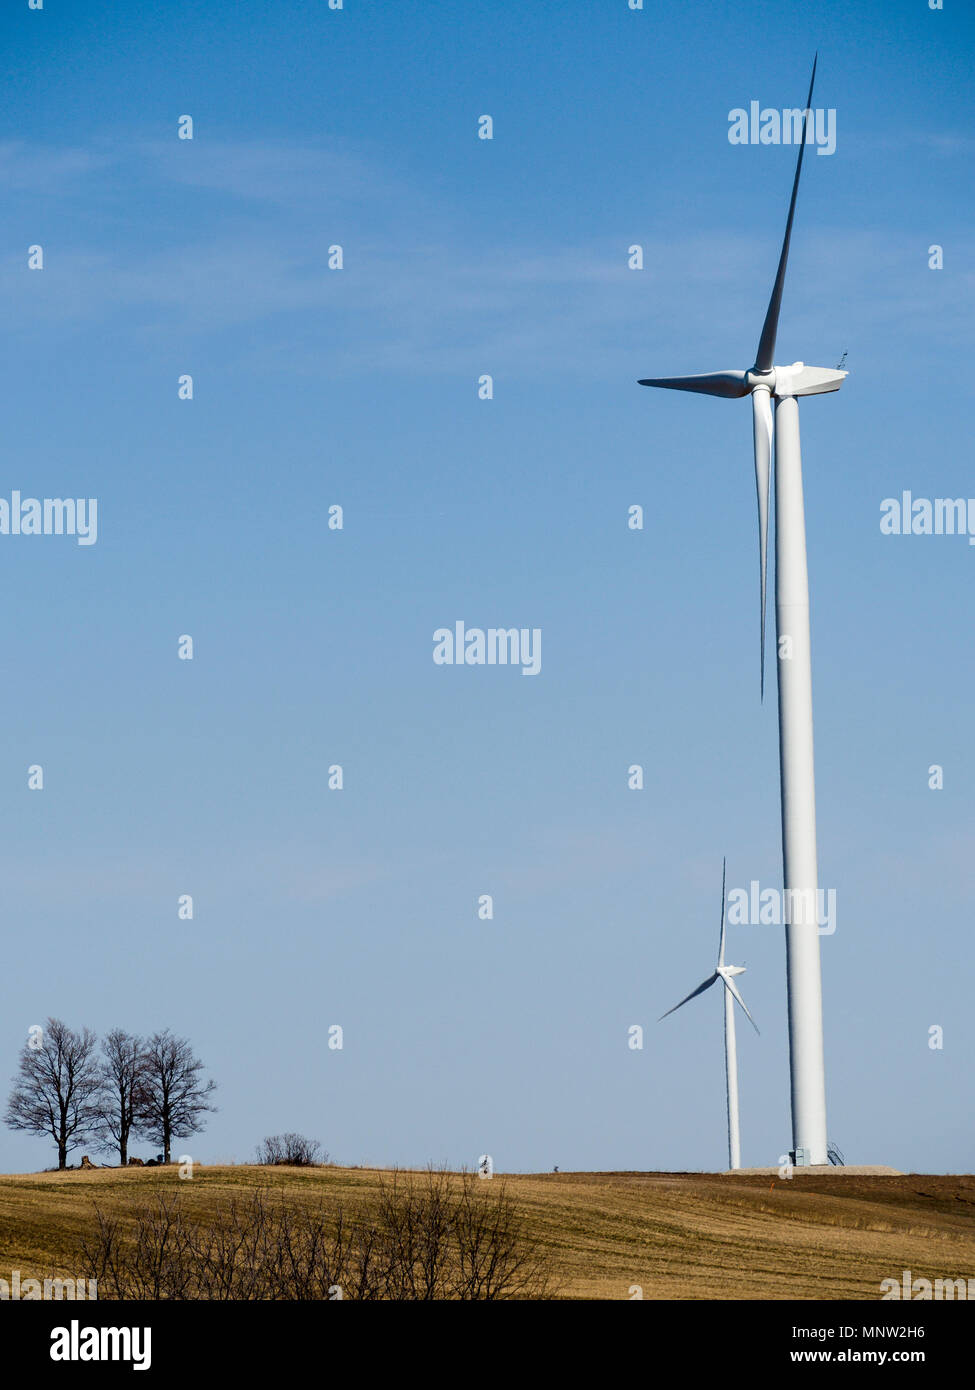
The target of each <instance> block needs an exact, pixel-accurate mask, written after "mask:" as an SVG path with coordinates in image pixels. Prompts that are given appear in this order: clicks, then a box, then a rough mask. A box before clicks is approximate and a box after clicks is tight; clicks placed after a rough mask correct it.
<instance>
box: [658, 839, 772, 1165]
mask: <svg viewBox="0 0 975 1390" xmlns="http://www.w3.org/2000/svg"><path fill="white" fill-rule="evenodd" d="M726 865H727V861H726V860H722V863H721V939H720V941H719V943H718V964H717V965H716V966H715V970H714V974H713V975H709V976H708V978H707V979H706V980H705V981H704V983H703V985H698V987H697V989H695V990H693V991H692V992H691V993H690V994H689V995H688V996H687V999H682V1000H681V1001H680V1003H679V1004H675V1005H674V1007H673V1008H672V1009H668V1010H667V1012H666V1013H665V1014H662V1015H661V1018H660V1020H659V1021H662V1020H663V1019H665V1018H669V1016H670V1015H671V1014H675V1013H676V1012H677V1010H678V1009H680V1008H683V1006H684V1005H685V1004H686V1003H687V1000H688V999H694V998H695V997H696V996H697V995H698V994H703V993H704V991H705V990H706V989H710V988H711V986H712V985H713V984H716V983H717V982H718V980H723V981H724V989H723V991H722V993H723V994H724V1062H725V1073H726V1075H727V1085H728V1167H729V1168H740V1167H741V1126H740V1124H739V1120H738V1049H737V1047H736V1045H735V1000H736V999H737V1000H738V1003H739V1004H740V1005H741V1007H742V1008H743V1009H744V1010H745V1016H746V1018H747V1019H748V1021H749V1023H750V1024H751V1025H752V1027H753V1028H754V1029H755V1032H756V1033H757V1032H758V1024H757V1023H756V1022H755V1020H754V1019H753V1018H752V1016H751V1014H750V1013H749V1012H748V1007H747V1005H746V1004H745V1001H744V999H742V997H741V995H740V994H739V993H738V986H737V985H736V984H735V981H734V976H735V975H744V973H745V967H744V966H743V965H725V963H724V901H725V894H724V885H725V869H726Z"/></svg>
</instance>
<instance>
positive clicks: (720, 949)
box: [718, 859, 728, 965]
mask: <svg viewBox="0 0 975 1390" xmlns="http://www.w3.org/2000/svg"><path fill="white" fill-rule="evenodd" d="M727 867H728V861H727V859H722V861H721V941H720V944H719V946H718V964H719V965H724V885H725V871H726V869H727Z"/></svg>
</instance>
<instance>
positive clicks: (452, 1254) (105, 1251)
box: [80, 1172, 556, 1302]
mask: <svg viewBox="0 0 975 1390" xmlns="http://www.w3.org/2000/svg"><path fill="white" fill-rule="evenodd" d="M80 1256H81V1263H82V1265H83V1267H84V1268H85V1272H86V1274H87V1276H88V1277H89V1278H94V1279H97V1281H98V1294H99V1297H100V1298H118V1299H152V1300H159V1299H208V1300H210V1299H212V1300H224V1299H230V1300H288V1301H295V1300H305V1299H315V1300H319V1301H329V1302H332V1301H335V1300H336V1299H338V1298H341V1299H357V1300H363V1301H369V1302H372V1301H376V1300H380V1301H387V1300H409V1301H411V1302H412V1301H414V1300H435V1299H436V1300H440V1299H449V1300H465V1301H466V1300H478V1301H479V1300H498V1299H512V1298H518V1299H532V1298H547V1297H551V1296H552V1295H553V1293H554V1292H555V1291H556V1286H554V1285H553V1283H552V1281H551V1276H550V1261H549V1257H548V1256H547V1255H546V1253H545V1252H544V1251H543V1250H542V1249H541V1248H540V1247H539V1245H538V1244H537V1243H536V1242H535V1241H534V1240H533V1239H532V1238H531V1237H530V1236H529V1234H528V1231H527V1230H526V1227H525V1224H524V1221H523V1218H522V1217H521V1215H520V1214H519V1213H518V1211H517V1210H516V1209H515V1207H514V1205H513V1204H512V1202H511V1201H510V1199H509V1198H508V1197H507V1195H506V1194H505V1192H504V1190H503V1188H501V1187H500V1186H498V1185H496V1184H494V1183H483V1182H481V1181H480V1180H479V1179H477V1178H474V1177H472V1176H471V1175H470V1174H467V1175H465V1176H462V1177H461V1179H460V1185H459V1187H458V1183H457V1180H456V1179H455V1178H453V1177H451V1175H449V1174H447V1173H443V1172H429V1173H427V1174H424V1175H422V1176H419V1177H418V1176H417V1175H415V1174H412V1173H407V1174H395V1175H394V1176H393V1178H392V1179H391V1180H390V1181H386V1180H384V1181H383V1183H382V1185H381V1189H380V1193H379V1196H378V1200H377V1201H374V1202H370V1203H367V1204H366V1206H365V1207H363V1208H361V1209H360V1210H358V1211H356V1212H355V1213H353V1214H350V1213H348V1212H346V1211H343V1209H342V1207H341V1206H337V1205H336V1204H335V1203H334V1202H333V1201H329V1202H326V1201H325V1200H324V1198H322V1200H320V1201H319V1203H318V1204H317V1205H306V1204H305V1203H303V1202H300V1201H296V1200H295V1197H294V1194H293V1193H285V1192H281V1191H274V1190H272V1189H271V1188H268V1187H261V1188H258V1189H257V1190H256V1191H254V1192H252V1193H250V1194H245V1195H244V1196H242V1197H240V1198H238V1197H237V1196H233V1197H231V1199H230V1201H229V1203H228V1202H227V1201H226V1200H225V1199H224V1200H221V1201H220V1202H219V1204H218V1205H217V1206H216V1207H213V1208H210V1209H209V1210H206V1211H202V1210H199V1209H196V1210H195V1211H194V1210H191V1211H187V1210H186V1209H185V1208H184V1204H183V1194H182V1193H181V1192H176V1193H169V1194H165V1195H161V1196H159V1197H157V1198H156V1200H155V1202H154V1203H151V1204H149V1205H145V1204H143V1205H138V1206H135V1207H131V1206H128V1207H120V1208H116V1209H115V1212H114V1213H113V1214H111V1215H108V1214H105V1213H103V1212H101V1211H99V1210H98V1209H97V1208H96V1214H95V1229H94V1230H93V1231H90V1232H89V1233H88V1234H87V1235H86V1236H85V1237H84V1238H83V1240H82V1243H81V1251H80Z"/></svg>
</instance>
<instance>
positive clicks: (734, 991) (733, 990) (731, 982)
mask: <svg viewBox="0 0 975 1390" xmlns="http://www.w3.org/2000/svg"><path fill="white" fill-rule="evenodd" d="M721 978H722V980H724V982H725V984H726V985H727V986H728V989H729V990H730V991H731V995H732V998H734V999H737V1000H738V1003H739V1004H740V1005H741V1007H742V1008H743V1009H744V1010H745V1017H746V1018H747V1019H748V1022H749V1023H750V1024H751V1025H752V1027H753V1028H754V1029H755V1032H756V1033H757V1032H758V1031H759V1028H758V1024H757V1023H756V1022H755V1020H754V1019H753V1018H752V1016H751V1014H750V1013H749V1012H748V1005H747V1004H746V1003H745V1001H744V999H742V997H741V995H740V994H739V993H738V986H737V985H736V984H735V982H734V980H729V979H728V976H727V975H722V976H721ZM677 1007H678V1008H680V1005H679V1004H678V1005H677Z"/></svg>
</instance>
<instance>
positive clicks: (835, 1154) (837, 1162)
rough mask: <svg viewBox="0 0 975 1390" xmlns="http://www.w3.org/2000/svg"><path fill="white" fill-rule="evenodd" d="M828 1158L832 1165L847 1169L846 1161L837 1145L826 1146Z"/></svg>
mask: <svg viewBox="0 0 975 1390" xmlns="http://www.w3.org/2000/svg"><path fill="white" fill-rule="evenodd" d="M826 1157H827V1158H828V1159H829V1161H830V1163H832V1164H834V1166H835V1167H837V1168H845V1167H846V1159H845V1158H844V1157H843V1155H842V1154H841V1153H840V1151H839V1149H838V1148H837V1147H836V1145H835V1144H827V1145H826Z"/></svg>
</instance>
